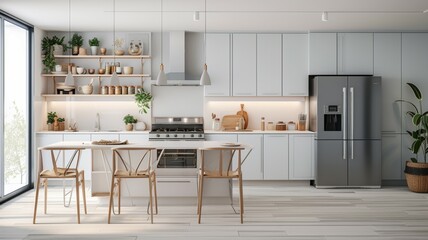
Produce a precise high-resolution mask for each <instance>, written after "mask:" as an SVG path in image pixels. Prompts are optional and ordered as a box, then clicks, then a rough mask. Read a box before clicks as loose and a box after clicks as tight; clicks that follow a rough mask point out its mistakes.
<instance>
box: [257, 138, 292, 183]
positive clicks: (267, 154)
mask: <svg viewBox="0 0 428 240" xmlns="http://www.w3.org/2000/svg"><path fill="white" fill-rule="evenodd" d="M263 163H264V164H263V166H264V168H263V169H264V171H263V172H264V179H265V180H288V179H289V177H288V135H285V134H284V135H273V134H272V135H264V149H263Z"/></svg>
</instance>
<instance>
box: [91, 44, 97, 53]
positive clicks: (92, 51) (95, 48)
mask: <svg viewBox="0 0 428 240" xmlns="http://www.w3.org/2000/svg"><path fill="white" fill-rule="evenodd" d="M91 53H92V55H97V53H98V46H91Z"/></svg>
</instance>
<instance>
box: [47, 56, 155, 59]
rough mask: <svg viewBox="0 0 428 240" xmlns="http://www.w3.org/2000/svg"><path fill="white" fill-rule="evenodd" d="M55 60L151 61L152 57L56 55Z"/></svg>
mask: <svg viewBox="0 0 428 240" xmlns="http://www.w3.org/2000/svg"><path fill="white" fill-rule="evenodd" d="M54 57H55V58H66V59H68V58H70V59H150V58H151V56H150V55H55V56H54Z"/></svg>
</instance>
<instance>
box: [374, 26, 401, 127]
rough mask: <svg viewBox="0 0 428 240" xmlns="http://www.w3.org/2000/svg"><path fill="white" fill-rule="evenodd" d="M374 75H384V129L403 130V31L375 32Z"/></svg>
mask: <svg viewBox="0 0 428 240" xmlns="http://www.w3.org/2000/svg"><path fill="white" fill-rule="evenodd" d="M374 75H375V76H381V77H382V92H383V94H382V112H383V114H382V131H383V132H390V133H400V132H401V109H400V106H401V104H399V103H396V102H395V101H396V100H397V99H400V98H401V33H375V34H374Z"/></svg>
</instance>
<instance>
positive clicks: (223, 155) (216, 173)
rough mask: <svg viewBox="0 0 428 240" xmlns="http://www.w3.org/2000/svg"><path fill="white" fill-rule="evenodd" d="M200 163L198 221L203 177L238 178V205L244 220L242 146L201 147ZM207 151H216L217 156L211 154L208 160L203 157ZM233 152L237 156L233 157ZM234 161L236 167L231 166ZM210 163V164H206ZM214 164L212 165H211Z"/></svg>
mask: <svg viewBox="0 0 428 240" xmlns="http://www.w3.org/2000/svg"><path fill="white" fill-rule="evenodd" d="M199 150H200V151H201V164H200V169H199V171H198V223H201V215H202V198H203V192H204V179H205V178H212V179H233V178H236V179H238V182H239V206H240V215H241V223H243V222H244V217H243V214H244V198H243V190H242V171H241V164H242V161H241V151H242V150H244V148H243V147H224V148H221V147H217V148H201V149H199ZM208 152H212V153H213V154H214V153H216V152H217V153H218V154H219V156H218V158H214V157H213V156H212V155H211V158H210V159H209V160H207V159H205V158H206V155H207V154H208ZM235 152H238V156H237V157H234V155H235ZM234 159H235V161H236V168H233V164H232V162H233V161H234ZM208 165H210V166H208ZM213 166H214V167H213Z"/></svg>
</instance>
